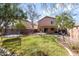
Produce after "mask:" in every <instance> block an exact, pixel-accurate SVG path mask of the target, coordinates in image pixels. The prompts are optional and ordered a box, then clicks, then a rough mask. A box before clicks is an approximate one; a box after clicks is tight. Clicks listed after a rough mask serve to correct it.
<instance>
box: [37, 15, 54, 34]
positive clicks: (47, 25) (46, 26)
mask: <svg viewBox="0 0 79 59" xmlns="http://www.w3.org/2000/svg"><path fill="white" fill-rule="evenodd" d="M38 30H39V31H40V32H45V33H54V32H55V31H56V28H55V18H54V17H49V16H45V17H44V18H42V19H41V20H39V21H38Z"/></svg>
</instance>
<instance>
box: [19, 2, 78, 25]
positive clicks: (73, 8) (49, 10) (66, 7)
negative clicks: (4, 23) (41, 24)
mask: <svg viewBox="0 0 79 59" xmlns="http://www.w3.org/2000/svg"><path fill="white" fill-rule="evenodd" d="M27 5H28V4H21V5H20V7H21V8H22V9H23V10H24V11H26V10H27ZM35 6H36V10H35V11H36V12H37V13H38V14H40V15H41V16H40V17H39V18H38V20H39V19H41V18H43V17H44V16H52V17H54V16H56V15H58V14H60V13H62V12H64V11H68V12H71V13H70V14H71V15H72V17H73V18H74V20H75V23H76V24H78V25H79V4H67V3H65V4H58V3H57V4H56V3H48V4H47V7H45V6H42V7H41V3H36V4H35ZM54 7H55V8H54ZM38 20H37V21H38Z"/></svg>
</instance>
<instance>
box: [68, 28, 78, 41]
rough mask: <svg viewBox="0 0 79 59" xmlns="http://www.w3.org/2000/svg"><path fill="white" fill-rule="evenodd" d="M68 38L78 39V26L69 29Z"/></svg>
mask: <svg viewBox="0 0 79 59" xmlns="http://www.w3.org/2000/svg"><path fill="white" fill-rule="evenodd" d="M69 34H70V40H72V41H79V27H74V28H73V29H70V30H69Z"/></svg>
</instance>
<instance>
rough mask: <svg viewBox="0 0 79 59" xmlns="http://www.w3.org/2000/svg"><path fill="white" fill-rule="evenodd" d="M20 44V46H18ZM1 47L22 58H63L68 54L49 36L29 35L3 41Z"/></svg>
mask: <svg viewBox="0 0 79 59" xmlns="http://www.w3.org/2000/svg"><path fill="white" fill-rule="evenodd" d="M19 43H21V44H19ZM2 46H3V47H5V48H7V49H8V50H9V51H11V52H12V53H15V54H17V55H21V56H22V55H24V56H43V55H44V56H65V55H68V52H67V51H66V50H65V49H64V48H63V47H62V46H61V45H59V44H58V41H57V38H56V37H55V36H51V35H43V36H40V35H30V36H24V37H20V38H16V39H12V38H9V39H6V38H5V39H4V41H3V44H2Z"/></svg>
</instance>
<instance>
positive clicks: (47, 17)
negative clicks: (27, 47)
mask: <svg viewBox="0 0 79 59" xmlns="http://www.w3.org/2000/svg"><path fill="white" fill-rule="evenodd" d="M44 18H52V19H55V18H54V17H50V16H45V17H43V18H42V19H40V20H39V21H41V20H43V19H44ZM39 21H38V22H39Z"/></svg>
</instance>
